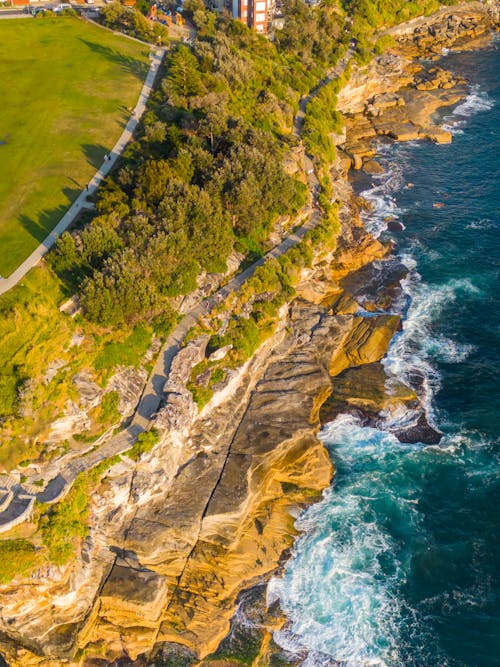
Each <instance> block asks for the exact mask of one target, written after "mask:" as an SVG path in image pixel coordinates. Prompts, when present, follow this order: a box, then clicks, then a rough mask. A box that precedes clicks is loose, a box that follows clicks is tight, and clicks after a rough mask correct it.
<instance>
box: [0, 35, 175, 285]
mask: <svg viewBox="0 0 500 667" xmlns="http://www.w3.org/2000/svg"><path fill="white" fill-rule="evenodd" d="M164 55H165V49H162V48H158V49H155V51H153V52H152V55H151V67H150V68H149V72H148V75H147V77H146V80H145V82H144V85H143V87H142V90H141V93H140V95H139V99H138V101H137V104H136V105H135V108H134V110H133V112H132V115H131V116H130V119H129V121H128V123H127V125H126V127H125V129H124V130H123V132H122V134H121V136H120V138H119V139H118V141H117V142H116V144H115V145H114V147H113V150H112V151H111V152H110V153H108V157H109V159H108V160H105V161H104V162H103V163H102V165H101V167H100V169H98V171H96V173H95V174H94V176H93V178H92V179H91V180H90V181H89V183H88V185H87V187H86V189H85V190H83V191H82V192H81V193H80V195H79V196H78V197H77V199H76V200H75V201H74V202H73V204H72V205H71V206H70V207H69V209H68V210H67V211H66V213H65V214H64V215H63V217H62V218H61V220H60V221H59V222H58V223H57V225H56V226H55V227H54V229H53V230H52V231H51V232H50V234H49V235H48V236H47V237H46V238H45V239H44V240H43V242H42V243H41V244H40V245H39V246H38V248H37V249H36V250H34V251H33V252H32V253H31V255H30V256H29V257H28V258H27V259H26V260H24V262H23V263H22V264H21V265H20V266H18V268H17V269H16V270H15V271H14V272H13V273H11V274H10V276H9V277H8V278H1V279H0V294H5V292H7V291H8V290H10V289H12V287H14V286H15V285H17V283H18V282H19V281H20V280H22V278H24V276H25V275H26V274H27V273H28V271H29V270H30V269H32V268H33V267H34V266H35V265H36V264H37V263H38V262H39V261H40V260H41V259H42V257H43V256H44V255H45V254H46V253H47V252H48V250H50V248H52V246H53V245H54V243H55V242H56V240H57V238H58V237H59V236H60V235H61V234H62V233H63V232H64V231H66V229H68V227H69V226H70V225H71V224H72V223H73V222H74V221H75V220H76V218H77V217H78V216H79V215H80V213H81V212H82V210H85V209H86V208H92V206H93V205H92V204H91V203H89V202H88V201H87V197H89V196H91V195H93V194H94V193H95V191H96V190H97V188H98V187H99V185H100V184H101V183H102V181H103V180H104V178H105V177H106V176H107V175H108V174H109V172H110V171H111V169H112V168H113V167H114V165H115V164H116V161H117V160H118V158H119V157H120V155H121V154H122V153H123V151H124V149H125V146H126V145H127V144H128V142H129V141H130V140H131V139H132V136H133V134H134V131H135V129H136V127H137V125H138V123H139V121H140V119H141V116H142V114H143V113H144V110H145V108H146V102H147V101H148V98H149V95H150V94H151V90H152V87H153V84H154V81H155V78H156V74H157V72H158V69H159V67H160V65H161V63H162V61H163V58H164Z"/></svg>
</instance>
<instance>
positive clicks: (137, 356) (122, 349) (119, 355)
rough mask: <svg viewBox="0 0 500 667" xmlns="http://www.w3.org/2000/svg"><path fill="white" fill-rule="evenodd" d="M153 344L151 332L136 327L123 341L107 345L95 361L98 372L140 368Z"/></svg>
mask: <svg viewBox="0 0 500 667" xmlns="http://www.w3.org/2000/svg"><path fill="white" fill-rule="evenodd" d="M150 344H151V331H148V330H146V329H145V328H144V327H140V326H138V327H135V329H134V330H133V331H132V333H131V334H130V336H128V337H127V338H125V339H124V340H122V341H115V342H111V343H107V344H106V345H105V347H104V348H103V350H102V352H100V353H99V354H98V355H97V357H96V358H95V361H94V368H95V369H96V370H98V371H99V370H104V369H106V370H110V369H113V368H114V367H115V366H118V365H121V366H138V365H139V363H140V361H141V359H142V358H143V356H144V354H145V353H146V351H147V349H148V348H149V346H150Z"/></svg>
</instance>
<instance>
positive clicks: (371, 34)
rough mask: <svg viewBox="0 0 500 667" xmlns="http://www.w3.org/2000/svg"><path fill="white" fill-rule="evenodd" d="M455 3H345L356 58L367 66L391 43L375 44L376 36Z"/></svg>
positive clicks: (403, 0) (377, 0) (434, 0)
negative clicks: (380, 32) (355, 46)
mask: <svg viewBox="0 0 500 667" xmlns="http://www.w3.org/2000/svg"><path fill="white" fill-rule="evenodd" d="M453 2H454V0H411V1H410V2H408V0H391V2H387V1H386V0H345V5H346V10H347V11H348V13H349V14H350V15H351V17H352V19H353V21H352V25H351V26H350V31H351V33H352V36H353V37H355V38H356V40H357V48H356V51H357V53H356V59H357V61H358V62H359V63H361V64H364V63H368V62H369V61H370V60H371V58H372V57H373V53H374V49H375V53H382V52H383V51H384V50H385V49H386V48H387V47H388V46H390V45H391V43H390V41H388V40H387V39H386V38H382V39H381V40H379V41H378V43H377V44H375V41H376V33H377V32H378V31H380V30H382V29H383V28H388V27H390V26H393V25H395V24H397V23H402V22H404V21H408V20H409V19H412V18H415V17H416V16H422V15H428V14H432V13H433V12H435V11H437V10H438V9H439V8H440V6H441V5H450V4H453Z"/></svg>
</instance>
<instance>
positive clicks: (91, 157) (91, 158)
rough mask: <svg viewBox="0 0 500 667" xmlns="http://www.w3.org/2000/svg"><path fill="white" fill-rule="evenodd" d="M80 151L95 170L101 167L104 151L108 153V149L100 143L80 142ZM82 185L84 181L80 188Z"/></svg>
mask: <svg viewBox="0 0 500 667" xmlns="http://www.w3.org/2000/svg"><path fill="white" fill-rule="evenodd" d="M82 151H83V154H84V155H85V157H86V158H87V161H88V163H89V164H91V165H92V166H93V167H94V169H95V170H96V171H97V170H98V169H100V168H101V167H102V163H103V162H104V156H105V155H106V153H109V150H108V149H107V148H106V147H105V146H103V145H102V144H97V145H95V144H82ZM84 187H85V183H84V184H83V186H82V187H81V188H80V189H81V190H83V188H84Z"/></svg>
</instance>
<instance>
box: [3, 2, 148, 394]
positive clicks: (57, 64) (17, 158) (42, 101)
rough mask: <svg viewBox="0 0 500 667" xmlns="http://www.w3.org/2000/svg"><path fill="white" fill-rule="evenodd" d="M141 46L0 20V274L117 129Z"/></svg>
mask: <svg viewBox="0 0 500 667" xmlns="http://www.w3.org/2000/svg"><path fill="white" fill-rule="evenodd" d="M148 50H149V49H148V48H147V47H145V46H141V45H140V44H139V43H136V42H133V41H131V40H128V39H126V38H124V37H121V36H118V35H114V34H112V33H110V32H108V31H106V30H102V29H101V28H99V27H97V26H94V25H92V24H89V23H86V22H84V21H82V20H80V19H76V18H72V17H57V16H55V15H51V16H47V17H46V18H44V19H41V20H38V19H37V20H29V21H8V20H3V21H1V22H0V77H1V79H2V81H3V84H2V117H1V121H0V220H1V222H0V243H1V246H2V255H1V258H0V274H2V275H4V276H7V275H9V274H10V273H11V272H12V271H13V270H14V269H15V268H17V266H18V265H19V264H20V263H21V261H23V260H24V259H25V258H26V257H27V256H28V255H29V254H30V253H31V252H32V251H33V250H34V249H35V248H36V246H37V245H38V244H39V243H40V242H41V241H42V240H43V239H44V238H45V236H46V235H47V234H48V233H49V232H50V230H51V229H52V228H53V227H54V225H55V224H56V223H57V222H58V221H59V219H60V218H61V216H62V215H63V214H64V212H65V211H66V209H67V207H68V205H69V204H70V202H72V201H73V200H74V199H75V197H76V196H77V195H78V194H79V193H80V191H81V190H82V189H83V188H84V187H85V184H86V183H87V181H88V179H89V178H90V177H91V176H92V175H93V174H94V172H95V170H96V167H97V166H98V165H100V164H101V162H102V160H103V156H104V154H105V153H106V152H108V151H109V150H110V148H112V146H113V144H114V142H115V141H116V139H118V137H119V135H120V133H121V131H122V129H123V127H124V125H125V122H126V120H127V116H128V113H127V111H126V110H127V107H131V106H133V105H134V104H135V102H136V100H137V97H138V94H139V91H140V88H141V86H142V82H143V79H144V78H145V76H146V73H147V70H148V66H149V65H148ZM0 384H1V383H0ZM0 393H1V395H2V397H3V398H2V399H1V400H2V403H4V404H5V403H7V405H8V403H9V402H10V401H11V398H12V395H11V392H10V391H7V394H6V396H4V394H5V391H4V390H1V391H0Z"/></svg>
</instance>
